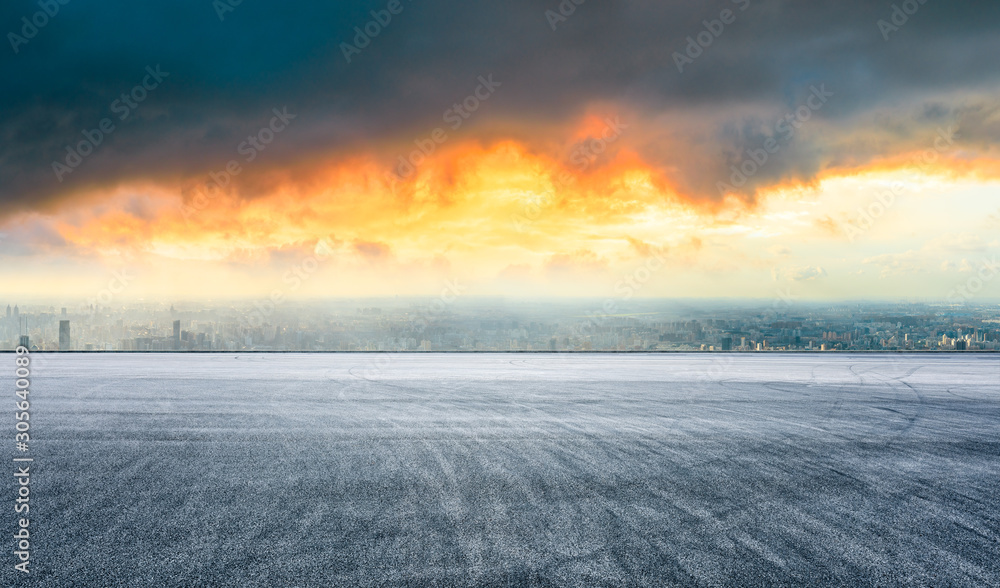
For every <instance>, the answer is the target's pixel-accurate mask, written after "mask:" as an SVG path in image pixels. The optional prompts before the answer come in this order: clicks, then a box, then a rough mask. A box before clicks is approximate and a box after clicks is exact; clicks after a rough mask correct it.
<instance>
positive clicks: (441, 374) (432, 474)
mask: <svg viewBox="0 0 1000 588" xmlns="http://www.w3.org/2000/svg"><path fill="white" fill-rule="evenodd" d="M4 357H6V358H8V359H9V360H10V362H11V365H13V356H12V355H0V361H4ZM32 357H33V358H35V360H36V361H35V363H34V364H33V369H34V375H33V381H32V386H33V390H32V393H31V401H32V405H31V410H32V417H31V418H32V420H31V426H32V429H31V430H32V443H33V445H32V449H31V454H32V456H33V457H34V458H35V459H36V462H35V464H34V466H33V467H34V469H33V470H32V471H33V473H34V475H33V477H32V479H31V505H32V506H31V520H32V523H31V535H32V546H33V560H32V566H33V568H34V570H33V572H32V574H31V575H30V576H28V577H25V576H24V575H23V574H19V573H16V572H14V570H13V565H14V558H13V556H12V555H8V556H7V557H6V559H7V561H8V563H7V564H5V565H4V566H3V569H2V572H0V585H3V586H11V585H17V586H21V585H24V586H27V585H31V586H141V587H152V586H241V587H249V586H269V587H284V586H331V587H332V586H337V587H340V586H776V585H811V586H821V585H839V586H904V585H910V586H923V585H926V586H1000V509H998V507H1000V480H998V478H1000V356H997V355H986V354H983V355H980V354H952V355H933V356H929V355H779V354H774V355H735V356H734V355H721V354H720V355H715V354H692V355H684V354H670V355H596V354H595V355H559V354H532V355H524V354H518V355H504V354H474V355H448V354H426V355H423V354H414V355H391V354H376V355H354V354H348V355H336V354H313V355H296V354H281V355H271V354H259V355H232V354H229V355H222V354H211V355H201V354H195V355H187V354H182V355H174V354H166V355H114V354H111V355H109V354H94V355H86V354H74V355H63V356H59V355H48V356H43V357H39V356H38V355H37V354H36V355H33V356H32ZM11 369H13V368H11ZM11 404H13V399H12V402H11ZM10 409H11V410H9V411H4V412H5V413H6V414H5V415H4V416H3V417H2V418H3V419H5V420H4V422H5V423H6V426H7V429H6V430H8V431H10V436H11V438H13V430H14V418H13V406H10ZM12 453H13V449H12ZM11 469H13V468H11ZM5 478H6V479H5V480H4V484H3V488H2V491H3V493H4V499H3V500H4V504H7V506H5V507H4V510H5V511H6V512H7V513H9V514H8V515H7V516H5V517H4V518H3V520H4V521H6V522H5V523H4V525H5V528H6V529H8V530H9V531H11V534H12V532H13V529H14V524H15V523H14V515H13V513H12V508H11V507H12V505H13V497H14V494H15V486H14V481H13V479H12V478H11V477H10V476H9V475H8V476H6V477H5ZM5 534H6V533H5ZM8 537H10V534H8ZM4 543H5V544H6V545H7V546H8V548H9V547H10V546H11V545H12V544H13V540H11V539H8V540H6V541H5V542H4ZM8 553H10V549H8Z"/></svg>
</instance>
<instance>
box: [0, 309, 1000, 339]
mask: <svg viewBox="0 0 1000 588" xmlns="http://www.w3.org/2000/svg"><path fill="white" fill-rule="evenodd" d="M0 339H2V341H3V345H4V347H5V348H8V349H12V348H14V347H15V346H18V345H23V346H25V347H28V348H29V349H30V350H32V351H92V352H98V351H103V352H215V351H218V352H267V351H278V352H281V351H302V352H310V351H327V352H329V351H334V352H401V351H407V352H432V351H438V352H442V351H443V352H487V351H494V352H533V351H548V352H552V351H559V352H587V351H605V352H671V351H676V352H681V351H686V352H692V351H698V352H773V351H973V350H975V351H997V350H1000V305H997V304H986V303H983V304H966V305H962V306H958V305H944V304H929V303H914V302H900V303H886V302H860V301H859V302H851V303H848V302H837V303H826V304H824V303H818V302H816V303H785V302H782V301H753V300H745V301H715V302H712V301H683V300H664V299H648V300H631V301H626V302H623V301H617V300H616V301H613V303H611V304H609V303H608V301H602V300H596V299H595V300H591V299H538V300H516V299H505V298H471V297H470V298H463V299H461V300H459V299H457V298H455V297H451V298H449V297H444V296H443V297H441V298H407V299H403V298H383V299H371V298H359V299H334V300H326V301H312V302H299V303H292V302H289V303H287V304H285V305H282V306H281V307H280V308H277V307H274V306H270V307H265V306H262V305H261V304H259V303H248V302H246V301H232V302H225V303H223V302H199V303H195V302H176V303H168V302H141V301H140V302H136V303H131V304H124V305H117V306H114V307H112V306H100V305H80V306H77V307H55V306H41V305H30V304H29V305H18V304H16V303H15V304H13V305H7V307H6V312H5V314H4V315H3V317H2V320H0Z"/></svg>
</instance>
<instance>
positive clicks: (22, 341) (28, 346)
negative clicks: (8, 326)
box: [7, 306, 31, 349]
mask: <svg viewBox="0 0 1000 588" xmlns="http://www.w3.org/2000/svg"><path fill="white" fill-rule="evenodd" d="M7 312H10V307H9V306H8V307H7ZM17 344H18V345H19V346H20V347H24V348H25V349H31V344H30V341H28V336H27V335H21V337H20V340H19V341H18V342H17Z"/></svg>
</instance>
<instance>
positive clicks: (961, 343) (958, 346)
mask: <svg viewBox="0 0 1000 588" xmlns="http://www.w3.org/2000/svg"><path fill="white" fill-rule="evenodd" d="M965 350H966V345H965V339H955V351H965Z"/></svg>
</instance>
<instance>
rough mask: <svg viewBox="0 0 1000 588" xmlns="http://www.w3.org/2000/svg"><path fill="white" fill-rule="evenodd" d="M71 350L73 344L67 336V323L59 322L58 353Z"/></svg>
mask: <svg viewBox="0 0 1000 588" xmlns="http://www.w3.org/2000/svg"><path fill="white" fill-rule="evenodd" d="M71 349H73V344H72V340H71V339H70V336H69V321H59V351H69V350H71Z"/></svg>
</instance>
